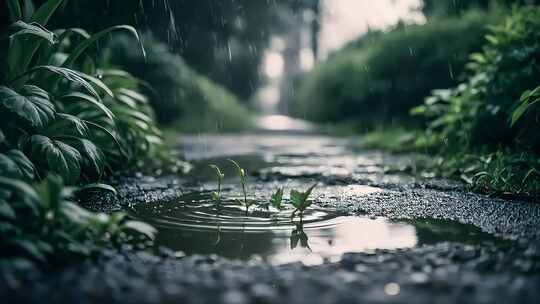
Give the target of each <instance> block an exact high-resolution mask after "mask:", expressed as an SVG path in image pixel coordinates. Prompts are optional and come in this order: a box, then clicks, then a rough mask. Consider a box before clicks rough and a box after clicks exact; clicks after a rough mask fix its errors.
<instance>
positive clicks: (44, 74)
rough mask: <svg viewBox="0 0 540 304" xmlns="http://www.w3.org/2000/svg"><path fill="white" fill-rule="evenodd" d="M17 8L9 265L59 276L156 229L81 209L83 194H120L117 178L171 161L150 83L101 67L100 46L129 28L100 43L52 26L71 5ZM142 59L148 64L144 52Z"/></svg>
mask: <svg viewBox="0 0 540 304" xmlns="http://www.w3.org/2000/svg"><path fill="white" fill-rule="evenodd" d="M28 2H29V1H26V2H24V1H22V2H21V1H17V0H9V1H7V4H8V7H9V13H10V17H11V20H12V25H11V26H10V28H9V33H8V36H7V37H4V40H5V41H3V44H5V45H6V48H5V50H4V51H3V53H4V54H5V58H2V59H5V60H6V64H5V65H4V67H5V68H3V69H2V71H1V72H2V73H1V74H2V77H1V78H2V83H1V85H0V231H1V233H0V247H1V248H2V251H1V253H0V264H1V265H2V266H15V267H19V266H20V267H26V266H30V265H32V264H36V265H41V266H54V265H55V262H58V263H65V262H66V261H67V260H69V259H71V258H75V257H81V256H82V257H88V256H92V255H94V254H96V253H98V252H100V251H102V250H103V249H105V248H115V247H116V246H118V245H120V244H121V243H125V242H129V241H137V242H145V241H151V240H152V238H153V234H154V229H153V228H152V227H150V226H148V225H146V224H144V223H142V222H136V221H130V220H129V219H127V218H126V215H125V214H123V213H115V214H109V215H107V214H97V213H92V212H89V211H87V210H85V209H83V208H81V207H79V206H78V205H77V204H76V203H75V202H74V199H75V198H74V192H80V193H82V192H84V191H94V190H99V191H111V192H114V191H115V190H114V188H112V187H111V186H109V185H106V184H103V183H102V180H103V179H104V178H105V177H106V176H108V175H111V174H112V173H113V172H114V171H117V170H124V169H128V168H129V169H133V168H135V167H137V166H142V165H143V164H148V163H149V162H150V163H155V162H157V161H168V155H167V149H166V148H165V147H164V146H163V144H162V140H161V135H160V131H159V129H158V127H157V125H156V123H155V121H154V118H153V117H154V114H153V111H152V109H151V108H150V106H149V105H148V100H147V97H145V96H144V95H143V94H141V92H140V83H141V82H140V81H139V80H138V79H136V78H134V77H133V76H131V75H130V74H129V73H127V72H125V71H122V70H115V69H110V67H108V66H106V65H100V64H99V60H97V58H96V56H95V55H96V52H95V49H96V44H97V43H98V42H100V41H101V40H103V39H104V38H106V37H107V36H108V35H109V33H111V32H127V33H129V34H130V35H132V36H133V37H134V39H139V37H138V34H137V32H136V31H135V29H134V28H132V27H130V26H127V25H119V26H114V27H110V28H107V29H105V30H103V31H101V32H98V33H95V34H90V33H87V32H86V31H85V30H83V29H79V28H70V29H58V30H54V31H51V30H49V29H47V23H48V21H49V19H50V18H51V17H52V15H53V13H54V12H55V10H56V9H57V8H58V7H59V6H60V5H61V4H62V2H63V1H62V0H49V1H46V2H45V3H44V4H43V5H42V6H40V7H38V8H36V9H35V10H33V9H32V7H33V6H31V5H30V4H28ZM137 51H138V52H140V53H141V54H144V49H143V48H140V47H139V48H137Z"/></svg>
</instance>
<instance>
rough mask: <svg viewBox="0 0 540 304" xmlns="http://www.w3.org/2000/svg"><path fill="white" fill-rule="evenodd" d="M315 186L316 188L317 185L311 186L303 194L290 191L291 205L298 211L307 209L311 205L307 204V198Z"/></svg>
mask: <svg viewBox="0 0 540 304" xmlns="http://www.w3.org/2000/svg"><path fill="white" fill-rule="evenodd" d="M315 186H317V183H315V184H313V185H312V186H311V187H309V188H308V189H307V190H306V191H305V192H300V191H297V190H294V189H293V190H291V194H290V197H291V203H292V205H293V206H294V207H295V208H296V209H298V210H299V211H304V210H305V209H306V208H307V207H309V206H310V205H311V204H310V203H309V202H308V198H309V196H310V195H311V192H312V191H313V189H315Z"/></svg>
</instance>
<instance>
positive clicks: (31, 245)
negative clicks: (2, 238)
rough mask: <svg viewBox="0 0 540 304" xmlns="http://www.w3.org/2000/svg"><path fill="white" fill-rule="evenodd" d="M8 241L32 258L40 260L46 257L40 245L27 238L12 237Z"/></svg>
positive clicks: (42, 260) (44, 259)
mask: <svg viewBox="0 0 540 304" xmlns="http://www.w3.org/2000/svg"><path fill="white" fill-rule="evenodd" d="M9 243H11V245H13V246H15V247H17V248H19V249H21V250H23V251H24V252H25V253H26V254H27V255H28V256H30V257H31V258H33V259H36V260H38V261H41V262H45V261H46V257H45V254H46V252H43V250H42V249H41V248H40V246H39V245H38V244H37V243H36V242H34V241H30V240H27V239H13V240H10V241H9Z"/></svg>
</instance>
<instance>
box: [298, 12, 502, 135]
mask: <svg viewBox="0 0 540 304" xmlns="http://www.w3.org/2000/svg"><path fill="white" fill-rule="evenodd" d="M497 16H498V14H497V13H491V14H486V13H483V12H479V11H473V12H471V13H469V14H467V15H466V16H463V17H461V18H448V19H438V20H436V21H433V22H430V23H427V24H425V25H404V24H400V25H398V26H396V28H395V29H393V30H390V31H389V32H384V33H383V32H371V33H368V34H367V35H366V36H365V37H362V38H360V39H358V40H357V41H354V42H352V43H350V44H349V45H347V46H346V47H345V48H344V49H343V50H341V51H337V52H336V53H334V54H332V55H331V56H330V58H329V59H328V60H327V61H326V62H324V63H321V64H319V65H317V66H316V67H315V69H314V70H313V71H312V72H310V73H309V74H308V75H306V76H305V77H304V78H303V79H302V80H301V81H300V84H299V86H298V89H297V94H296V98H295V100H294V102H293V105H292V112H293V113H294V114H295V115H296V116H298V117H303V118H307V119H309V120H314V121H318V122H322V123H329V124H346V125H349V126H354V127H355V128H356V129H360V130H369V129H370V128H373V127H374V126H376V125H379V124H381V123H384V124H390V123H392V122H395V121H399V122H400V123H415V122H418V121H419V119H418V118H413V117H410V116H409V115H408V112H409V110H410V109H411V107H413V106H416V105H419V104H420V103H421V102H422V99H423V98H424V97H425V96H427V95H428V94H429V93H430V91H431V90H432V89H434V88H441V87H442V88H444V87H450V86H453V85H456V84H457V83H458V82H459V79H460V75H461V74H462V72H463V71H464V69H465V64H466V63H467V60H468V56H469V54H470V53H472V52H476V51H480V50H481V47H482V44H483V42H482V37H483V36H484V35H485V34H486V33H487V30H486V28H485V25H486V24H489V23H492V22H495V20H497V18H498V17H497ZM449 42H451V43H449Z"/></svg>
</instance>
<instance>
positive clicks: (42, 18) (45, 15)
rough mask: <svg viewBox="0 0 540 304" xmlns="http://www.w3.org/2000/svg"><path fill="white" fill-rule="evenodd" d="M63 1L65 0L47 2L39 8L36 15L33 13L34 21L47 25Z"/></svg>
mask: <svg viewBox="0 0 540 304" xmlns="http://www.w3.org/2000/svg"><path fill="white" fill-rule="evenodd" d="M62 2H64V0H49V1H47V2H45V3H44V4H43V5H41V6H40V7H39V8H38V9H37V11H36V12H35V13H34V15H32V21H33V22H37V23H39V24H41V25H43V26H45V25H47V23H48V22H49V19H50V18H51V16H52V14H54V12H55V11H56V10H57V9H58V7H59V6H60V4H62Z"/></svg>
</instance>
